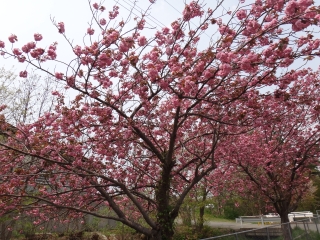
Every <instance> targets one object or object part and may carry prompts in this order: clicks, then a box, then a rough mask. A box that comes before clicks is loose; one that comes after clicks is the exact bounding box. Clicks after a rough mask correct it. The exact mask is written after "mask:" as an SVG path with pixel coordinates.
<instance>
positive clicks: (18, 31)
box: [0, 0, 239, 72]
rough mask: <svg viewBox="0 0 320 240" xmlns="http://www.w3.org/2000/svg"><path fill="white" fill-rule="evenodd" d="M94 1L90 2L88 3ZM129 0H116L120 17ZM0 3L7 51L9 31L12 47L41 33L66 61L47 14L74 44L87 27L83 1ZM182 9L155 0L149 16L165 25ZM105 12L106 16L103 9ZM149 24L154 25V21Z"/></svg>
mask: <svg viewBox="0 0 320 240" xmlns="http://www.w3.org/2000/svg"><path fill="white" fill-rule="evenodd" d="M238 1H239V0H228V1H226V2H227V3H230V4H232V3H236V2H238ZM94 2H95V1H92V3H94ZM132 2H133V0H119V4H120V14H122V16H126V15H127V14H128V11H127V10H126V9H125V7H127V8H130V6H129V5H128V4H132ZM187 2H190V0H187ZM204 2H206V3H207V4H208V6H209V5H210V4H214V3H216V1H215V0H206V1H204ZM168 3H170V4H168ZM149 4H150V3H149V0H139V1H138V6H139V7H141V8H144V9H145V8H146V7H147V6H149ZM113 5H115V0H105V2H104V6H106V7H107V10H108V8H111V7H112V6H113ZM121 5H123V6H121ZM171 5H172V6H171ZM0 6H1V14H0V22H1V29H0V40H2V41H4V42H5V43H6V49H7V50H9V49H10V43H9V41H8V36H9V35H10V34H15V35H17V36H18V42H17V43H15V44H14V47H18V48H21V47H22V46H23V45H24V44H26V43H27V42H30V41H33V34H34V33H41V34H42V35H43V40H42V42H41V43H40V45H39V46H41V47H46V46H49V45H50V44H51V43H53V42H55V41H57V42H58V51H57V54H58V58H57V59H59V60H61V59H65V60H69V59H71V57H72V56H73V54H72V52H71V48H70V46H68V45H67V43H66V41H65V39H63V37H62V35H61V34H59V33H58V30H57V29H56V27H55V26H54V25H53V24H52V22H51V20H50V17H52V18H54V19H55V20H56V21H57V22H64V23H65V28H66V34H67V36H68V37H69V38H70V39H71V40H74V43H81V41H82V39H83V36H84V35H85V33H86V29H87V28H88V22H89V21H90V20H91V12H90V9H89V4H88V1H87V0H0ZM225 7H226V8H232V5H230V6H228V4H225ZM183 8H184V0H157V1H156V4H154V5H153V6H152V11H151V16H153V17H154V18H156V19H158V20H159V21H160V22H161V23H163V24H164V25H166V26H168V25H169V24H170V23H171V22H172V21H174V20H175V19H177V18H178V17H180V15H179V12H178V11H177V10H179V11H180V12H182V11H183ZM105 13H106V19H107V11H106V12H105ZM147 22H148V20H147ZM152 24H153V25H154V26H155V24H154V23H152ZM79 45H80V44H79ZM67 58H68V59H67ZM2 66H4V67H5V68H7V69H10V68H11V67H13V66H14V69H15V71H16V72H19V71H20V70H24V69H25V64H21V63H18V62H17V61H15V60H13V59H12V60H11V59H10V60H8V59H7V60H4V59H2V58H0V67H2Z"/></svg>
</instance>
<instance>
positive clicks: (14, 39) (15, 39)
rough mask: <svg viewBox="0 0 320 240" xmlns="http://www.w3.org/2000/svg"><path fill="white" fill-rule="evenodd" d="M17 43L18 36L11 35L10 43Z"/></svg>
mask: <svg viewBox="0 0 320 240" xmlns="http://www.w3.org/2000/svg"><path fill="white" fill-rule="evenodd" d="M16 41H18V38H17V36H16V35H14V34H11V35H10V36H9V42H11V43H14V42H16Z"/></svg>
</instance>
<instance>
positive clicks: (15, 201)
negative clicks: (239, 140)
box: [0, 0, 320, 239]
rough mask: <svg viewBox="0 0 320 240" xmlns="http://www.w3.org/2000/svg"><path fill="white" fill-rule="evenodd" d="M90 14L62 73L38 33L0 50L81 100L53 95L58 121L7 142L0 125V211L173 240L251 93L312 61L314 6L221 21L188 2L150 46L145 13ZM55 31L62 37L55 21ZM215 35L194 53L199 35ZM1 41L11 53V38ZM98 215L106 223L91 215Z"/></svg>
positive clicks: (283, 81)
mask: <svg viewBox="0 0 320 240" xmlns="http://www.w3.org/2000/svg"><path fill="white" fill-rule="evenodd" d="M90 8H91V11H92V16H93V17H92V21H91V23H92V24H91V25H90V27H89V28H88V29H87V30H86V32H87V37H86V38H85V41H84V43H83V46H79V45H76V46H73V44H72V42H69V43H70V46H72V49H73V52H74V57H75V59H74V60H73V61H72V62H70V63H64V64H63V61H62V60H59V61H58V60H57V61H56V58H57V53H56V47H57V46H56V43H53V44H52V45H51V46H49V47H48V48H46V49H45V48H42V47H40V46H39V45H40V43H39V42H40V41H41V39H42V35H41V34H35V35H34V41H35V42H34V41H32V42H29V43H26V44H25V45H23V46H22V47H21V49H20V48H16V47H14V46H12V49H11V50H6V49H5V43H4V42H2V41H0V48H1V49H2V50H1V51H2V54H4V55H5V56H7V57H9V56H11V57H14V58H16V59H17V60H18V61H19V62H22V63H23V62H26V63H28V66H33V67H35V68H37V69H39V70H42V71H44V72H47V73H48V74H51V76H55V77H56V78H57V79H59V80H60V81H61V82H62V83H64V84H65V85H66V86H68V87H69V88H72V89H74V90H75V91H76V92H77V93H78V95H77V96H76V97H75V99H74V101H73V102H72V104H71V105H70V106H66V105H65V104H64V98H65V97H64V95H63V94H61V93H59V92H55V93H54V94H55V95H56V96H57V98H58V106H57V107H56V108H55V112H54V113H48V114H46V115H45V116H43V117H42V118H40V119H39V120H38V121H36V122H34V123H32V124H29V125H21V126H20V127H19V128H18V129H17V132H16V134H12V133H11V132H8V131H7V125H6V123H3V124H2V125H1V131H2V133H3V134H7V135H11V136H10V137H9V138H8V141H7V142H6V143H1V146H2V149H1V150H2V153H3V154H1V156H0V160H1V161H0V163H1V168H0V169H1V171H2V173H3V174H1V176H2V179H1V181H2V182H1V188H0V195H1V196H2V197H1V203H0V209H1V211H2V212H5V211H10V210H12V209H15V208H19V209H29V213H30V214H33V215H38V216H39V221H41V219H44V220H45V219H46V216H47V215H46V213H47V212H55V209H56V208H59V209H68V210H70V211H71V213H70V215H69V216H70V217H76V216H78V215H79V214H81V213H88V214H92V215H95V216H97V217H101V218H109V219H114V220H117V221H119V222H122V223H123V224H125V225H127V226H129V227H131V228H133V229H135V230H136V231H138V232H140V233H143V234H145V235H146V236H148V237H149V238H150V239H171V238H172V236H173V234H174V228H173V226H174V220H175V218H176V217H177V215H178V212H179V209H180V207H181V204H182V203H183V201H184V199H185V197H186V196H187V194H188V193H189V192H190V190H191V189H192V188H193V187H194V186H195V185H196V184H197V183H199V182H200V181H201V179H203V178H204V177H205V176H206V175H208V174H209V173H210V172H212V171H213V170H214V169H216V168H217V167H218V164H219V163H220V162H218V161H216V159H217V154H218V153H217V149H219V148H221V147H222V148H225V146H224V145H223V144H221V142H223V141H225V138H227V136H229V135H230V134H233V135H234V134H240V133H242V132H246V131H248V128H252V127H254V126H252V125H251V124H252V123H253V120H254V119H255V118H256V116H257V114H259V111H258V110H257V109H255V108H254V107H252V104H253V103H252V100H253V99H255V97H256V96H257V95H260V93H259V91H258V90H259V89H261V88H264V87H266V86H271V85H274V86H276V85H279V86H280V87H285V86H288V85H290V84H291V83H292V82H294V81H295V78H294V77H292V78H288V75H290V74H292V75H294V74H295V71H293V72H290V67H291V66H292V64H293V63H296V62H297V63H298V62H299V61H298V60H299V59H301V58H306V60H307V61H311V60H312V57H313V56H315V55H318V47H319V44H320V41H319V39H315V37H314V36H312V35H311V32H312V29H311V27H314V28H317V23H318V18H319V14H318V10H319V8H318V7H317V6H314V5H313V2H312V1H284V0H280V1H279V0H278V1H276V2H275V1H260V0H257V1H255V2H254V3H253V4H247V5H244V4H242V1H240V2H239V4H238V5H237V7H236V8H235V10H234V12H231V13H230V12H225V10H224V7H223V1H217V2H216V6H215V7H214V8H212V9H205V8H204V7H203V6H201V5H199V3H198V2H196V1H191V2H190V3H189V4H186V6H185V9H184V11H183V15H182V16H181V18H180V19H178V20H177V21H174V22H173V23H172V24H171V26H170V27H168V28H163V29H161V30H159V31H157V32H156V33H155V35H154V37H151V38H148V39H147V38H146V37H145V36H144V34H143V29H144V25H145V16H146V13H145V14H142V16H141V18H139V17H135V18H133V17H132V16H129V18H128V19H127V20H117V16H118V13H119V11H118V10H119V7H118V6H114V7H113V9H112V10H111V11H110V12H109V19H108V20H106V19H105V18H103V17H104V13H103V11H104V10H105V7H104V6H102V5H100V4H97V3H94V4H92V5H90ZM228 14H230V15H228ZM130 17H132V18H130ZM131 19H134V20H135V21H136V25H135V26H134V27H133V28H132V29H130V28H129V27H128V26H129V25H128V22H129V20H131ZM192 19H197V21H198V23H197V24H196V26H195V27H192V26H193V25H192V24H190V21H191V20H192ZM55 25H56V27H57V28H58V31H59V33H61V34H63V35H64V36H65V26H64V23H63V22H59V23H55ZM94 28H95V29H94ZM215 30H217V32H216V33H215V35H214V37H213V38H212V41H211V42H210V43H209V44H208V45H207V46H206V47H203V48H202V49H199V43H200V42H199V41H200V39H201V38H202V36H203V34H210V33H212V31H215ZM95 33H96V35H95ZM97 33H98V36H97ZM9 41H10V42H11V43H15V42H16V41H17V37H16V35H11V36H9ZM52 61H56V63H57V66H56V68H55V70H53V71H50V68H49V66H48V67H46V62H52ZM59 63H62V65H59ZM63 67H64V68H63ZM47 69H49V70H47ZM60 69H63V70H60ZM306 74H312V72H311V71H310V72H306ZM27 75H28V72H27V70H25V71H22V72H20V76H21V77H26V76H27ZM226 147H228V146H226ZM26 156H28V157H27V158H26ZM39 177H41V178H42V179H45V183H46V184H43V182H44V181H41V182H39V181H38V179H39ZM30 187H32V191H28V189H30ZM26 198H27V199H29V200H30V201H28V204H26V202H25V200H24V199H26ZM106 205H107V206H108V207H109V208H110V209H112V210H113V211H114V213H115V214H113V215H107V214H99V213H98V212H96V211H95V210H96V209H97V208H99V207H100V206H106Z"/></svg>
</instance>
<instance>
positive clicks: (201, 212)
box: [198, 185, 207, 231]
mask: <svg viewBox="0 0 320 240" xmlns="http://www.w3.org/2000/svg"><path fill="white" fill-rule="evenodd" d="M206 199H207V189H206V185H205V186H204V187H203V189H202V204H201V207H200V212H199V224H198V229H199V230H200V231H201V230H202V229H203V224H204V210H205V201H206Z"/></svg>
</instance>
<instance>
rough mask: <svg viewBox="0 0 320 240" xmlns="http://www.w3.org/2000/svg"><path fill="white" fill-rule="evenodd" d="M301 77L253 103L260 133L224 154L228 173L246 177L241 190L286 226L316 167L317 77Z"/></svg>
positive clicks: (234, 141)
mask: <svg viewBox="0 0 320 240" xmlns="http://www.w3.org/2000/svg"><path fill="white" fill-rule="evenodd" d="M298 72H299V71H296V73H298ZM300 74H301V75H300V76H301V77H299V76H297V79H296V81H295V82H294V83H292V84H291V85H290V86H288V87H287V88H280V89H277V90H276V91H275V92H274V94H270V95H268V96H267V97H265V98H264V99H263V101H262V102H260V101H256V104H257V105H256V106H258V105H259V103H260V105H259V106H260V111H261V113H262V115H261V117H260V118H257V119H256V124H257V125H259V127H256V128H255V129H254V130H252V131H249V132H248V133H247V134H243V135H241V136H234V137H232V138H230V142H229V143H226V147H225V148H224V150H223V151H225V152H224V153H223V154H224V156H225V162H227V163H229V164H230V167H231V168H230V170H231V169H232V170H231V171H234V172H237V171H240V173H242V174H244V175H245V176H246V178H237V181H238V182H239V185H240V187H239V188H240V190H241V189H243V188H249V189H250V190H251V191H253V192H254V191H257V192H259V193H260V194H261V195H264V196H265V197H266V199H267V201H269V202H271V203H272V205H273V207H274V209H275V211H276V212H277V213H278V214H279V215H280V218H281V222H282V223H286V222H289V219H288V214H289V213H290V212H291V211H294V210H295V209H296V208H297V207H298V205H299V203H300V202H301V200H302V198H303V197H304V195H305V194H306V193H307V191H308V189H309V188H310V186H312V185H311V184H310V176H311V173H312V171H313V168H314V166H318V165H319V156H320V148H319V141H320V132H319V129H320V122H319V113H320V112H319V98H318V96H319V90H318V82H319V79H318V76H319V75H318V74H317V73H314V74H311V75H309V76H308V77H304V71H303V72H300ZM241 185H242V187H241ZM283 226H285V225H283ZM287 231H288V229H285V232H287Z"/></svg>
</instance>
